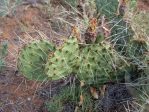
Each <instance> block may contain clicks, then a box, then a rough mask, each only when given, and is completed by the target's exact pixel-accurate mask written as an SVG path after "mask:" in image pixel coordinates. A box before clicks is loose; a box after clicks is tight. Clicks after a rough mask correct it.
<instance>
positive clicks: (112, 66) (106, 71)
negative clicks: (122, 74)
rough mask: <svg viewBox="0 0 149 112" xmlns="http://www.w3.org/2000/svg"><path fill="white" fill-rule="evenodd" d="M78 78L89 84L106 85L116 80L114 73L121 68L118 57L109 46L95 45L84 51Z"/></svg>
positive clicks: (81, 56)
mask: <svg viewBox="0 0 149 112" xmlns="http://www.w3.org/2000/svg"><path fill="white" fill-rule="evenodd" d="M79 62H80V63H79V69H78V72H77V74H78V78H79V79H80V80H84V81H85V82H86V83H87V84H93V83H96V84H97V83H104V82H106V81H110V80H113V78H114V79H116V75H115V74H114V72H115V71H116V70H117V68H118V67H119V68H120V67H121V65H120V63H119V65H117V64H118V62H119V60H118V57H117V56H116V55H115V54H114V51H113V50H112V49H111V47H110V46H109V45H108V44H103V43H101V44H93V45H89V46H86V48H84V49H83V50H82V53H81V55H80V61H79Z"/></svg>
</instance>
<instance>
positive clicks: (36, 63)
mask: <svg viewBox="0 0 149 112" xmlns="http://www.w3.org/2000/svg"><path fill="white" fill-rule="evenodd" d="M53 50H54V46H53V45H51V44H50V43H49V42H48V41H46V40H37V41H34V42H32V43H30V44H28V45H26V46H24V48H22V50H21V51H20V55H19V61H18V69H19V71H20V72H22V74H23V75H24V76H25V77H27V78H28V79H31V80H38V81H43V80H46V79H47V76H46V74H45V71H44V70H45V64H46V61H47V58H48V54H49V52H52V51H53Z"/></svg>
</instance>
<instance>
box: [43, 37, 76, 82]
mask: <svg viewBox="0 0 149 112" xmlns="http://www.w3.org/2000/svg"><path fill="white" fill-rule="evenodd" d="M78 53H79V46H78V42H77V38H75V37H70V38H69V39H68V40H67V41H66V42H65V43H64V45H63V47H62V48H61V49H57V50H56V51H55V53H54V54H53V56H52V57H50V58H49V60H48V62H47V64H46V72H47V75H48V76H49V77H50V78H51V79H52V80H58V79H61V78H64V77H65V76H66V75H69V74H70V73H72V71H73V66H75V65H76V63H77V57H78Z"/></svg>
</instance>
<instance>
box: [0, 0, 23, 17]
mask: <svg viewBox="0 0 149 112" xmlns="http://www.w3.org/2000/svg"><path fill="white" fill-rule="evenodd" d="M21 3H22V0H0V16H1V17H5V16H7V15H9V14H11V13H14V12H15V9H16V7H17V6H18V5H20V4H21Z"/></svg>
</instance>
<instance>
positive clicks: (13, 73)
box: [0, 0, 149, 112]
mask: <svg viewBox="0 0 149 112" xmlns="http://www.w3.org/2000/svg"><path fill="white" fill-rule="evenodd" d="M56 3H59V2H56V1H55V2H54V4H56ZM138 8H139V9H141V10H144V9H145V10H149V3H148V5H147V3H144V2H141V0H139V2H138ZM0 21H1V22H0V41H4V40H7V41H8V43H9V45H8V56H7V57H6V64H7V67H6V68H5V69H4V70H3V71H2V72H0V112H47V110H46V109H44V108H42V106H43V103H44V101H45V98H41V96H40V95H39V94H37V93H38V91H39V90H42V88H45V87H49V86H50V85H51V83H50V82H45V83H42V82H36V81H29V80H27V79H26V78H25V77H24V76H22V75H21V74H20V73H18V70H17V61H16V60H17V57H18V54H19V49H20V48H21V46H22V45H24V44H26V42H27V41H30V40H32V39H34V38H41V34H45V35H46V37H47V38H48V39H53V38H54V37H55V36H57V35H55V34H53V33H52V32H51V26H50V25H49V22H48V19H47V18H46V15H45V14H44V13H43V12H42V11H41V10H40V9H39V8H38V7H30V6H29V7H27V6H26V5H23V6H19V8H18V9H17V12H16V14H15V16H10V17H5V18H0ZM37 31H40V32H41V34H39V32H37ZM31 38H32V39H31ZM24 40H26V41H24ZM59 83H64V82H59Z"/></svg>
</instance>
